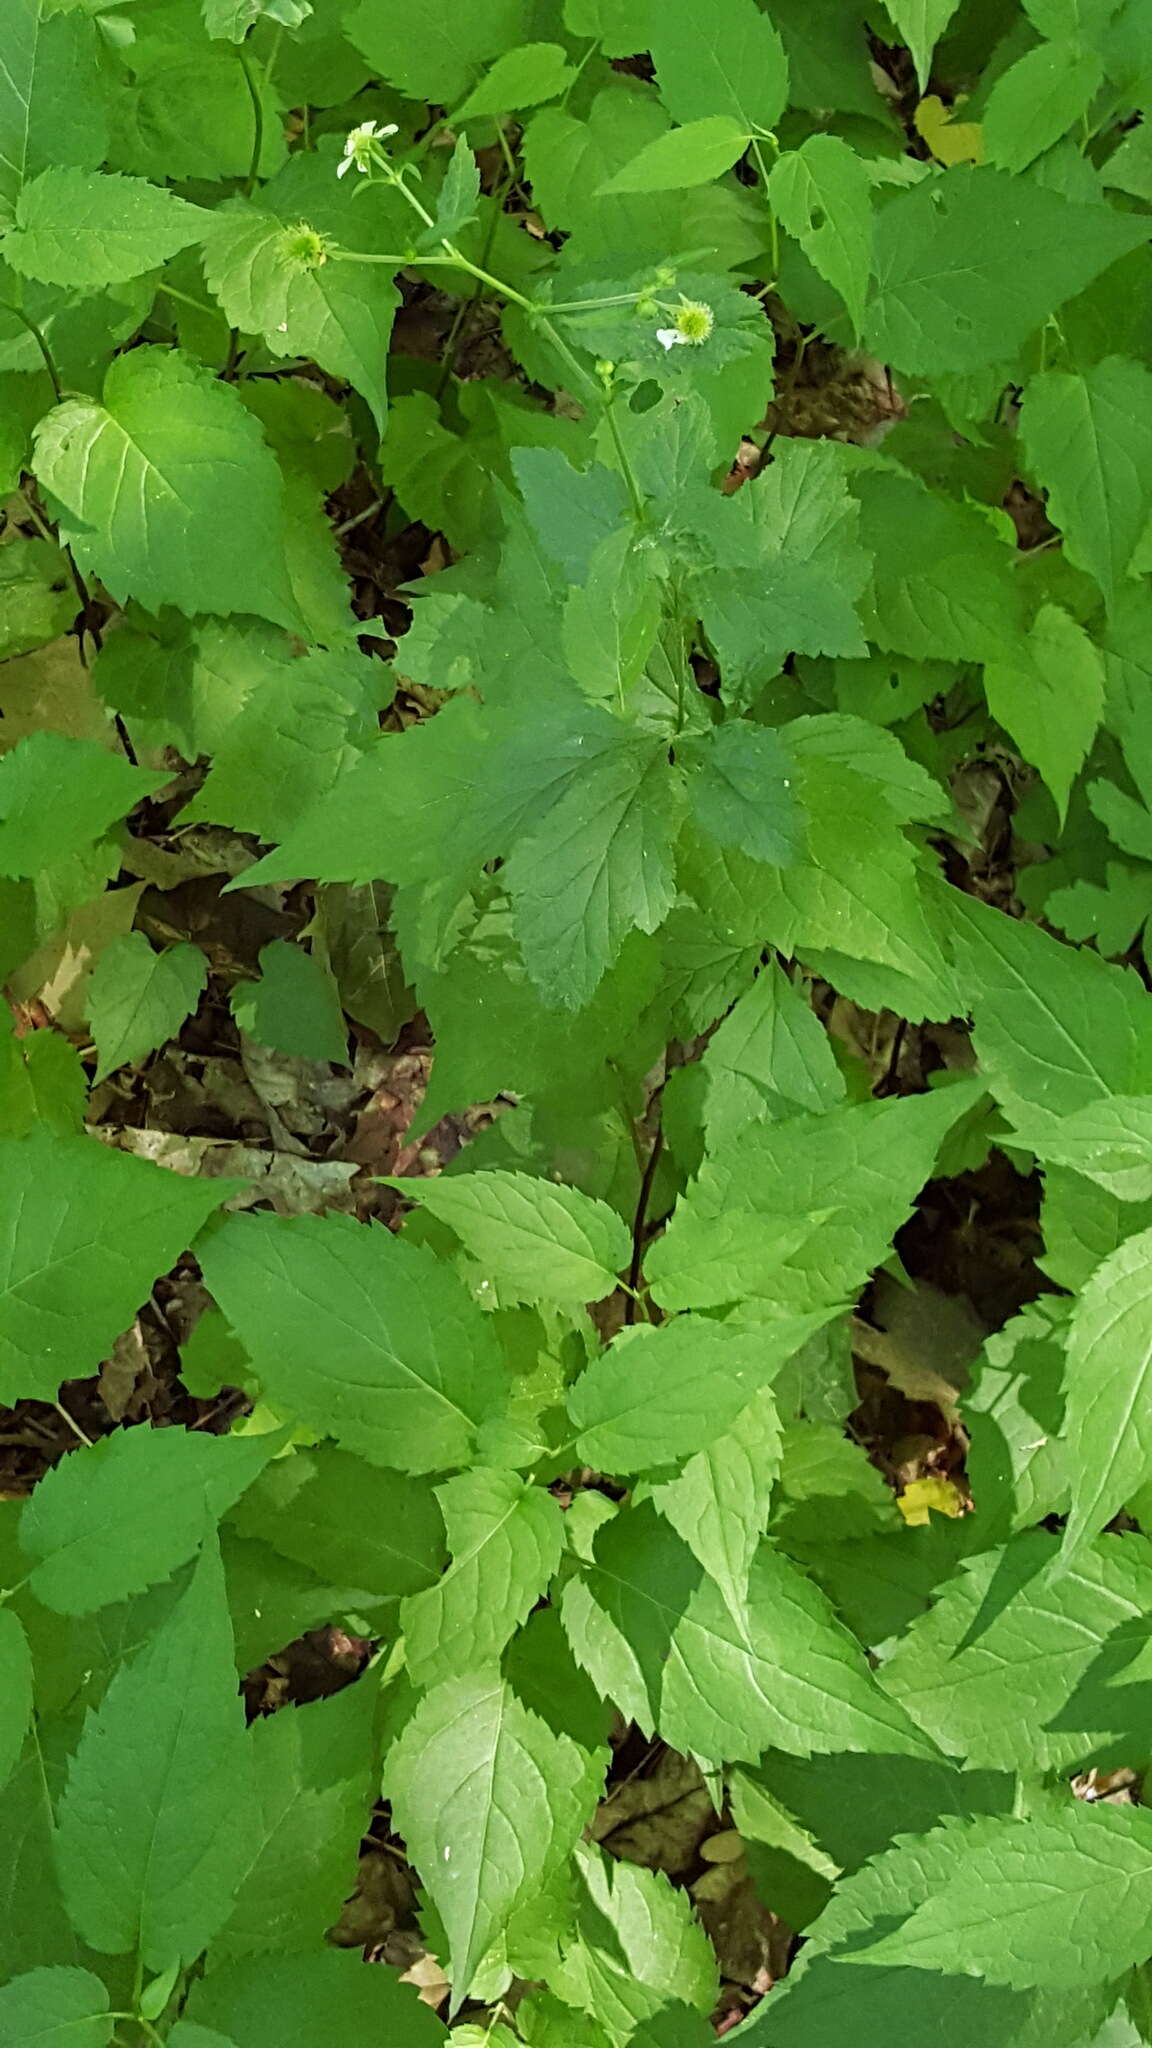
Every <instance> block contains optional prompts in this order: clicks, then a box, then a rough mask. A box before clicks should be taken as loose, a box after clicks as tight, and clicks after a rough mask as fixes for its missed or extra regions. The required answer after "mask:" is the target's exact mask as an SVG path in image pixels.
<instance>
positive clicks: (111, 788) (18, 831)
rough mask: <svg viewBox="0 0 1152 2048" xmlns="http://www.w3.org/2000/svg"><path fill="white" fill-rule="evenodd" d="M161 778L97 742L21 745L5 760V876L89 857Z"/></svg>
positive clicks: (38, 735) (46, 738) (1, 853)
mask: <svg viewBox="0 0 1152 2048" xmlns="http://www.w3.org/2000/svg"><path fill="white" fill-rule="evenodd" d="M161 779H162V778H161V777H160V776H158V775H154V774H151V773H150V772H149V771H148V770H146V769H143V768H134V767H133V766H132V765H131V763H130V762H128V761H126V760H125V759H124V756H123V755H122V754H110V753H109V752H108V750H107V748H106V747H102V746H100V745H99V744H98V743H97V741H95V740H73V739H66V738H65V737H64V735H63V733H56V732H34V733H30V734H29V736H28V738H27V739H22V740H18V741H17V743H16V745H15V746H14V747H13V748H12V750H11V752H10V753H7V754H5V755H4V757H3V759H0V874H3V875H13V876H18V875H32V876H36V875H39V874H40V873H41V871H42V870H43V869H45V868H51V867H54V866H56V865H57V863H58V862H63V861H66V860H69V859H70V858H71V857H72V856H73V855H77V854H83V853H86V852H87V851H88V849H89V848H90V847H91V845H92V843H93V841H94V840H96V839H99V838H100V836H101V835H102V834H103V833H104V832H106V831H107V830H108V828H109V826H110V825H113V824H115V822H116V821H117V819H119V818H123V817H125V816H126V815H127V813H128V812H129V811H130V810H132V809H133V807H134V806H135V805H136V804H138V803H141V802H142V801H143V799H144V798H145V797H146V796H148V795H150V794H151V792H152V791H153V790H154V789H156V788H158V787H159V784H160V781H161Z"/></svg>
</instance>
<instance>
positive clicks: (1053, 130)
mask: <svg viewBox="0 0 1152 2048" xmlns="http://www.w3.org/2000/svg"><path fill="white" fill-rule="evenodd" d="M1103 79H1104V66H1103V64H1102V62H1101V60H1100V58H1099V57H1098V56H1097V54H1096V52H1095V51H1094V50H1086V49H1085V48H1084V46H1083V44H1082V43H1079V42H1076V41H1069V42H1053V43H1041V44H1040V45H1039V46H1038V48H1036V49H1034V50H1028V51H1026V52H1025V54H1024V56H1023V57H1018V58H1017V60H1016V62H1015V64H1013V65H1011V66H1010V67H1009V69H1008V70H1007V71H1005V72H1003V73H1002V74H1001V76H1000V77H999V78H998V79H997V80H996V83H995V85H994V86H993V87H992V91H991V93H990V94H989V96H988V104H987V106H986V108H985V110H984V120H983V124H982V125H983V130H984V147H985V150H986V152H987V156H988V161H989V163H992V164H996V165H998V166H999V168H1000V169H1001V170H1002V171H1023V170H1026V169H1027V167H1028V165H1029V164H1030V163H1032V162H1034V160H1035V159H1036V157H1038V156H1042V155H1043V153H1044V151H1045V150H1046V149H1051V148H1053V146H1054V145H1055V144H1056V143H1057V142H1059V140H1060V137H1061V136H1062V135H1066V134H1067V133H1068V130H1069V129H1070V128H1071V127H1073V126H1074V124H1075V123H1076V122H1077V121H1079V120H1080V119H1081V117H1082V116H1083V115H1084V114H1086V113H1087V111H1088V108H1089V107H1090V106H1091V104H1092V101H1093V100H1094V99H1095V97H1096V94H1097V93H1098V91H1099V90H1100V86H1101V84H1102V83H1103Z"/></svg>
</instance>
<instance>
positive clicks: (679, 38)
mask: <svg viewBox="0 0 1152 2048" xmlns="http://www.w3.org/2000/svg"><path fill="white" fill-rule="evenodd" d="M589 33H592V31H591V30H590V31H589ZM638 47H643V48H646V49H648V50H650V51H651V53H652V61H653V63H654V64H655V66H656V82H657V84H658V86H659V89H660V97H661V99H662V100H663V102H664V105H665V106H666V107H667V109H668V111H669V113H670V114H671V115H672V118H673V120H674V121H700V120H704V119H707V118H708V117H716V116H719V115H724V116H726V117H727V118H728V120H730V121H734V122H736V123H737V125H738V126H739V127H740V128H742V129H743V130H744V132H745V134H750V133H751V132H752V130H753V129H755V128H761V129H764V128H774V127H775V126H776V123H777V121H778V120H779V119H780V116H781V114H782V113H783V111H784V106H785V102H786V100H787V95H788V62H787V59H786V57H785V55H784V46H783V44H782V43H781V41H780V37H779V35H778V34H777V32H776V29H775V28H774V27H773V24H772V22H771V20H770V19H769V17H768V16H767V15H766V14H762V13H761V12H760V9H759V8H758V7H757V6H756V5H755V0H725V4H724V6H723V8H722V9H718V10H717V11H716V12H715V13H714V14H712V15H710V16H709V17H708V18H707V19H705V17H704V16H703V15H701V13H700V11H699V9H698V8H696V7H694V6H693V5H692V4H691V0H662V4H661V6H660V7H658V8H654V9H653V10H652V15H651V21H650V24H649V28H648V34H647V39H646V40H645V41H643V42H642V44H641V45H639V46H638ZM621 54H622V55H627V54H628V53H627V52H621Z"/></svg>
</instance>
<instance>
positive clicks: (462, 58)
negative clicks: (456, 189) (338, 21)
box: [346, 0, 525, 106]
mask: <svg viewBox="0 0 1152 2048" xmlns="http://www.w3.org/2000/svg"><path fill="white" fill-rule="evenodd" d="M346 27H347V33H348V35H349V37H350V39H351V41H352V42H353V43H354V44H355V45H356V48H357V49H358V50H362V51H363V52H364V55H365V56H366V57H367V59H368V61H369V63H370V64H371V65H372V68H373V70H374V72H375V73H376V74H377V76H378V77H380V78H385V79H387V81H388V83H389V85H394V86H396V88H397V90H398V91H400V92H403V93H407V94H408V96H409V98H411V99H418V100H422V99H427V100H433V101H435V102H436V103H437V104H438V105H440V106H454V105H455V103H456V101H457V100H458V99H459V98H460V97H461V95H462V94H463V93H465V92H467V90H468V88H469V86H470V85H471V84H472V83H473V80H474V76H475V73H476V71H477V69H478V68H479V66H480V65H481V64H483V63H485V62H486V61H487V59H488V58H489V57H498V56H500V55H501V54H502V53H503V52H504V51H506V50H510V49H515V48H516V47H517V46H518V45H519V44H520V43H522V42H523V41H524V40H525V36H524V28H525V10H524V8H523V6H522V5H521V0H469V5H468V7H467V9H464V8H460V7H457V6H455V5H454V4H453V0H429V4H428V5H427V6H426V7H425V8H424V9H423V10H422V12H421V13H420V15H419V16H416V15H414V14H413V13H412V12H411V10H410V9H409V8H408V7H406V6H405V4H404V0H360V4H359V5H358V6H356V7H353V9H352V11H351V13H350V14H349V15H348V16H347V18H346Z"/></svg>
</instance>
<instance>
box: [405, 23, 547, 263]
mask: <svg viewBox="0 0 1152 2048" xmlns="http://www.w3.org/2000/svg"><path fill="white" fill-rule="evenodd" d="M537 47H538V48H540V49H550V48H552V47H553V45H551V44H548V43H541V44H539V45H538V46H537ZM513 54H515V53H513ZM559 54H560V56H561V58H562V57H563V55H564V52H563V50H561V51H560V52H559ZM501 61H503V60H501ZM497 69H499V66H497ZM454 118H455V119H456V120H457V121H458V120H460V119H461V116H460V115H459V114H457V115H456V116H455V117H454ZM479 203H480V166H479V164H478V163H477V161H476V158H475V155H474V153H473V151H472V149H471V147H470V146H469V142H468V138H467V136H466V135H458V136H457V138H456V147H455V149H454V150H453V151H452V155H451V156H450V158H449V160H448V169H447V170H446V171H445V173H444V182H443V184H442V185H441V187H440V190H439V192H438V193H437V195H436V217H435V220H434V221H433V224H432V226H431V227H430V228H426V229H425V231H424V234H423V235H422V236H421V238H420V246H421V248H428V249H433V250H435V251H436V253H437V254H439V252H440V245H441V243H442V242H445V241H453V240H454V239H455V237H456V236H457V235H458V234H459V233H460V231H461V229H462V228H466V227H467V226H468V225H469V223H470V222H471V221H474V220H475V218H476V209H477V207H478V205H479Z"/></svg>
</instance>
